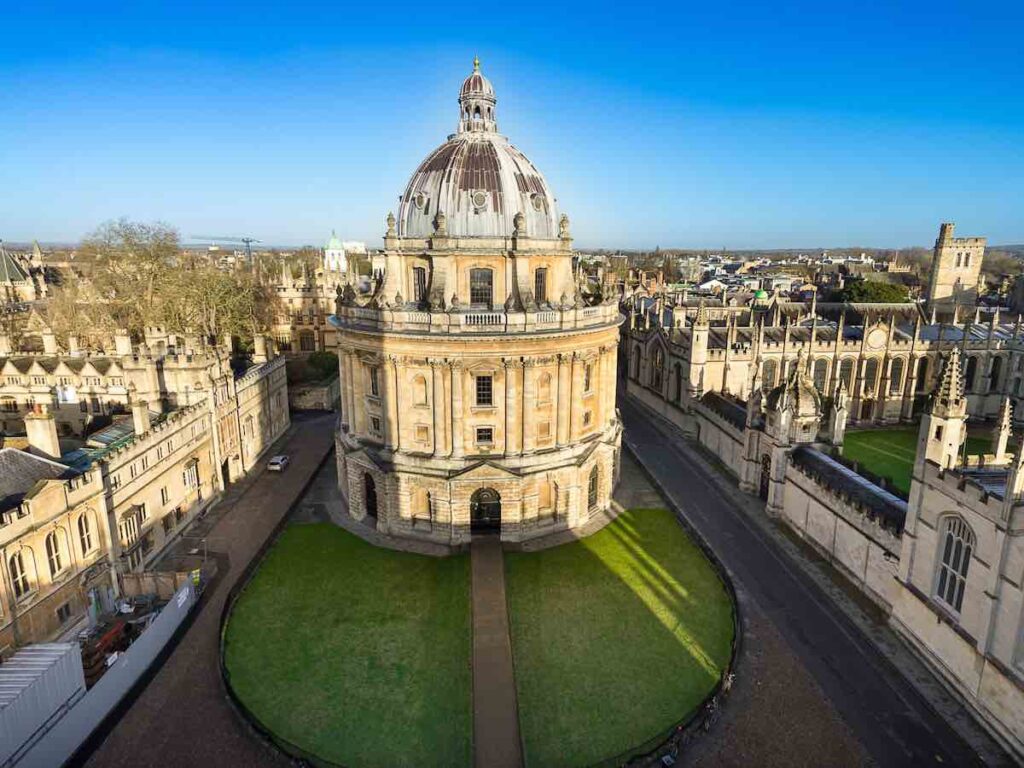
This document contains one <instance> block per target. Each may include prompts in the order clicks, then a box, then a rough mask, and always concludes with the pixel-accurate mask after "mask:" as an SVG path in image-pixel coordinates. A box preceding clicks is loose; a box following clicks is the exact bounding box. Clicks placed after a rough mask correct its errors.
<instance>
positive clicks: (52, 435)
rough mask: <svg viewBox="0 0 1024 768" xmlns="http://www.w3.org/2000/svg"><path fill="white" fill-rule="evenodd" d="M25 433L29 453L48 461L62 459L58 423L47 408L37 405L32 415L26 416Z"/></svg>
mask: <svg viewBox="0 0 1024 768" xmlns="http://www.w3.org/2000/svg"><path fill="white" fill-rule="evenodd" d="M25 432H26V433H27V434H28V450H29V453H33V454H35V455H36V456H42V457H43V458H47V459H54V460H57V459H59V458H60V441H59V440H58V439H57V422H56V421H55V420H54V418H53V414H52V413H50V412H49V410H48V409H47V408H46V407H45V406H43V405H36V406H35V407H34V409H33V411H32V412H31V413H27V414H25Z"/></svg>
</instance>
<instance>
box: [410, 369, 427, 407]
mask: <svg viewBox="0 0 1024 768" xmlns="http://www.w3.org/2000/svg"><path fill="white" fill-rule="evenodd" d="M412 401H413V403H415V404H416V405H426V404H427V380H426V379H425V378H423V377H422V376H417V377H416V378H415V379H413V380H412Z"/></svg>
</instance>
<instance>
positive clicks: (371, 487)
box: [363, 472, 377, 517]
mask: <svg viewBox="0 0 1024 768" xmlns="http://www.w3.org/2000/svg"><path fill="white" fill-rule="evenodd" d="M363 502H364V504H365V508H366V515H367V517H376V516H377V484H376V483H375V482H374V481H373V475H371V474H370V473H369V472H365V473H363Z"/></svg>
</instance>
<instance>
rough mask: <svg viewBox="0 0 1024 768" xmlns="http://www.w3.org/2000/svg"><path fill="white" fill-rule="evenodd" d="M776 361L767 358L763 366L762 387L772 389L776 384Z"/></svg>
mask: <svg viewBox="0 0 1024 768" xmlns="http://www.w3.org/2000/svg"><path fill="white" fill-rule="evenodd" d="M775 369H776V366H775V361H774V360H765V361H764V364H763V365H762V366H761V387H762V388H763V389H770V388H771V387H774V386H775Z"/></svg>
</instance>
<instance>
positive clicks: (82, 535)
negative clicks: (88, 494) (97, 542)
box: [78, 512, 92, 555]
mask: <svg viewBox="0 0 1024 768" xmlns="http://www.w3.org/2000/svg"><path fill="white" fill-rule="evenodd" d="M78 543H79V544H81V545H82V554H83V555H86V554H88V553H89V552H92V526H91V524H90V523H89V514H88V513H87V512H83V513H82V514H81V515H80V516H79V518H78Z"/></svg>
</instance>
